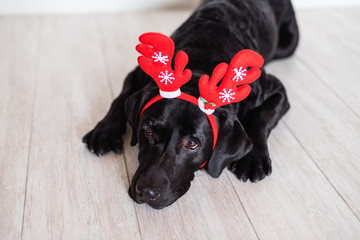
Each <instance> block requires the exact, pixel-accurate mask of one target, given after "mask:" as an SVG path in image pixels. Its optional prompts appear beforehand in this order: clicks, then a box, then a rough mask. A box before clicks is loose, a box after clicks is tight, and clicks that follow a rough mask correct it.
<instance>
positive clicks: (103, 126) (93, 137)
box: [83, 70, 138, 156]
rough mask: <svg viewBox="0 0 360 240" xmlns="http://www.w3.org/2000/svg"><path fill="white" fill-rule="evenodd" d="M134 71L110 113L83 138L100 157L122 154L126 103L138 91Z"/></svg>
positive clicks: (89, 147)
mask: <svg viewBox="0 0 360 240" xmlns="http://www.w3.org/2000/svg"><path fill="white" fill-rule="evenodd" d="M137 71H138V70H134V71H133V72H131V73H130V74H129V75H128V76H127V77H126V79H125V82H124V88H123V90H122V92H121V94H120V95H119V96H118V97H117V98H116V99H115V100H114V101H113V103H112V104H111V107H110V110H109V112H108V113H107V114H106V116H105V117H104V118H103V119H102V120H101V121H100V122H99V123H98V124H97V125H96V126H95V128H94V129H93V130H91V131H90V132H88V133H87V134H86V135H85V136H84V137H83V142H84V143H85V144H86V145H87V147H88V149H89V150H90V151H91V152H92V153H94V154H96V155H98V156H100V155H103V154H105V153H107V152H110V151H113V152H115V153H118V152H120V150H121V149H122V146H123V134H124V133H125V131H126V116H125V101H126V99H127V98H128V96H130V95H131V94H132V93H134V92H135V91H137V90H138V86H137V84H136V82H137V81H136V74H137V73H136V72H137Z"/></svg>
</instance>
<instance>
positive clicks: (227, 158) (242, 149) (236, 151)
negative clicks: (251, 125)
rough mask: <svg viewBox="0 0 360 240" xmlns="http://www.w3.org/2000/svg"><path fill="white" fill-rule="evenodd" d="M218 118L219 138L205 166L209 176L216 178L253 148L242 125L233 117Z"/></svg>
mask: <svg viewBox="0 0 360 240" xmlns="http://www.w3.org/2000/svg"><path fill="white" fill-rule="evenodd" d="M227 115H228V116H227V117H225V118H224V117H220V118H219V120H220V124H219V137H218V140H217V143H216V146H215V149H214V151H213V153H212V155H211V157H210V160H209V162H208V164H207V170H208V172H209V174H210V175H211V176H212V177H214V178H217V177H219V176H220V174H221V172H222V171H223V169H224V168H225V167H226V166H228V165H229V164H230V163H232V162H234V161H237V160H240V159H241V158H242V157H244V156H245V155H246V154H248V153H249V152H250V151H251V150H252V147H253V144H252V141H251V139H250V138H249V137H248V136H247V134H246V132H245V130H244V128H243V126H242V124H241V123H240V121H239V120H238V118H237V117H235V116H232V117H231V116H229V115H230V114H227Z"/></svg>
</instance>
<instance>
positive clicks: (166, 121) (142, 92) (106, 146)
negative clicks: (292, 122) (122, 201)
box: [83, 0, 299, 209]
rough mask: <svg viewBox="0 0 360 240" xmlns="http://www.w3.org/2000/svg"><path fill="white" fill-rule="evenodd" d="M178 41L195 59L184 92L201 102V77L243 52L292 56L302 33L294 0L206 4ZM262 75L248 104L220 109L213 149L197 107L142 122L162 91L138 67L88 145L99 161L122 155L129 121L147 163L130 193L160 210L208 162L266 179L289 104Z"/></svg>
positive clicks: (160, 109)
mask: <svg viewBox="0 0 360 240" xmlns="http://www.w3.org/2000/svg"><path fill="white" fill-rule="evenodd" d="M171 38H172V39H173V40H174V42H175V52H177V51H179V50H183V51H185V52H186V53H187V54H188V55H189V63H188V65H187V66H186V67H187V68H189V69H191V71H192V73H193V74H192V77H191V80H190V81H189V82H188V83H187V84H185V85H184V86H183V87H182V88H181V91H182V92H186V93H188V94H190V95H192V96H195V97H198V96H199V90H198V81H199V78H200V76H202V75H203V74H208V75H211V73H212V71H213V69H214V68H215V66H216V65H217V64H219V63H220V62H227V63H229V62H230V61H231V59H232V58H233V56H234V55H235V54H236V53H237V52H239V51H240V50H242V49H252V50H254V51H256V52H258V53H260V54H261V55H262V57H263V58H264V61H265V64H266V63H267V62H269V61H270V60H272V59H277V58H283V57H287V56H290V55H291V54H293V52H294V51H295V48H296V46H297V43H298V38H299V33H298V27H297V23H296V19H295V13H294V10H293V7H292V5H291V2H290V0H204V1H203V2H202V3H201V5H200V6H199V7H198V8H197V9H196V10H195V11H194V13H193V14H192V15H191V16H190V18H189V19H188V20H187V21H186V22H185V23H183V24H182V25H181V26H180V27H179V28H178V29H177V30H176V31H175V33H173V34H172V36H171ZM261 70H262V74H261V76H260V78H259V79H258V80H257V81H255V82H253V83H251V84H250V86H251V93H250V95H249V96H248V97H247V98H246V99H245V100H243V101H241V102H239V103H234V104H230V105H227V106H223V107H221V108H219V109H217V110H216V111H215V113H214V115H215V118H216V122H217V125H218V129H219V138H218V141H217V144H216V147H215V149H214V150H213V149H212V137H213V135H212V131H211V128H210V124H209V121H208V120H207V117H206V115H205V114H204V113H203V112H201V111H200V109H199V108H198V107H197V106H195V105H194V104H192V103H190V102H187V101H184V100H181V99H164V100H161V101H158V102H156V103H154V104H153V105H152V106H151V107H150V108H149V110H148V111H145V112H144V114H143V115H142V116H141V118H139V114H140V111H141V109H142V108H143V107H144V105H145V104H146V103H147V102H148V101H149V100H150V99H151V98H152V97H154V96H155V95H157V94H158V93H159V89H158V87H157V85H156V84H155V82H154V81H153V80H152V79H151V78H150V77H149V76H148V75H147V74H146V73H144V72H143V71H142V70H141V69H140V68H139V67H137V68H135V70H134V71H132V72H130V73H129V75H128V76H127V78H126V79H125V82H124V87H123V90H122V92H121V94H120V96H119V97H118V98H116V99H115V100H114V102H113V103H112V105H111V108H110V110H109V112H108V113H107V115H106V116H105V117H104V119H103V120H101V121H100V122H99V123H98V124H97V125H96V126H95V128H94V129H93V130H92V131H90V132H89V133H88V134H86V135H85V137H84V138H83V142H84V143H86V144H87V147H88V148H89V150H90V151H91V152H92V153H94V154H96V155H98V156H99V155H103V154H105V153H107V152H110V151H114V152H116V153H117V152H119V151H120V150H121V148H122V146H123V134H124V133H125V129H126V121H128V122H129V123H130V125H131V127H132V129H133V133H132V139H131V145H132V146H134V145H136V144H137V143H139V156H138V158H139V162H140V165H139V168H138V169H137V171H136V173H135V175H134V177H133V179H132V182H131V186H130V188H129V194H130V196H131V198H132V199H134V200H135V201H136V202H137V203H148V204H149V205H150V206H151V207H153V208H156V209H161V208H163V207H166V206H168V205H170V204H172V203H173V202H175V201H176V200H177V199H178V198H179V197H181V196H182V195H183V194H185V193H186V192H187V190H188V189H189V187H190V182H191V181H192V180H193V178H194V173H195V172H196V171H197V170H199V168H200V166H201V165H202V164H203V163H204V162H205V161H208V162H207V164H206V166H205V169H207V171H208V173H209V174H210V175H211V176H212V177H215V178H216V177H218V176H219V175H220V174H221V172H222V171H223V169H224V168H225V167H226V166H229V168H230V169H231V171H233V172H234V173H235V174H236V176H237V177H238V178H239V179H241V180H242V181H244V182H245V181H247V180H248V179H249V180H250V181H252V182H256V181H259V180H262V179H263V178H264V177H265V176H266V175H269V174H270V173H271V160H270V157H269V152H268V147H267V138H268V136H269V134H270V131H271V130H272V129H273V128H274V127H275V125H276V124H277V122H278V121H279V119H280V118H281V117H282V116H283V115H284V114H285V113H286V112H287V111H288V109H289V103H288V99H287V96H286V92H285V89H284V86H283V85H282V84H281V82H280V81H279V80H278V79H277V78H276V77H274V76H272V75H270V74H267V73H266V72H265V70H264V69H263V68H262V69H261Z"/></svg>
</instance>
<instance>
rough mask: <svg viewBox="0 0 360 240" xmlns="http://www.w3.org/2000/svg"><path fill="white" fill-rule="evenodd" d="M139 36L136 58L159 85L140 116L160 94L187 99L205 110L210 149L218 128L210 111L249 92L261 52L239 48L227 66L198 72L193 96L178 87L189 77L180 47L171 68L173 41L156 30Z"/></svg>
mask: <svg viewBox="0 0 360 240" xmlns="http://www.w3.org/2000/svg"><path fill="white" fill-rule="evenodd" d="M139 40H140V42H141V44H139V45H137V46H136V50H137V51H138V52H139V53H140V54H142V56H140V57H139V58H138V63H139V65H140V67H141V69H142V70H144V71H145V72H146V73H147V74H148V75H149V76H151V77H152V78H153V79H154V80H155V82H156V83H157V85H158V86H159V88H160V94H159V95H157V96H155V97H154V98H152V99H151V100H150V101H149V102H148V103H147V104H146V105H145V106H144V108H143V109H142V111H141V113H140V117H141V115H142V113H143V112H144V111H145V110H146V109H147V108H149V107H150V106H151V105H152V104H154V103H155V102H157V101H159V100H161V99H164V98H180V99H183V100H185V101H188V102H191V103H193V104H195V105H197V106H199V108H200V109H201V111H203V112H204V113H206V116H207V118H208V120H209V122H210V125H211V128H212V131H213V149H214V148H215V145H216V142H217V137H218V128H217V124H216V120H215V117H214V115H213V114H212V113H213V112H214V111H215V109H216V108H218V107H221V106H223V105H227V104H231V103H235V102H240V101H242V100H243V99H244V98H246V97H247V96H248V95H249V94H250V91H251V88H250V86H249V85H248V84H249V83H252V82H253V81H255V80H256V79H258V78H259V77H260V75H261V70H260V68H261V66H262V65H263V63H264V60H263V58H262V57H261V55H260V54H258V53H256V52H254V51H252V50H248V49H247V50H242V51H240V52H238V53H237V54H236V55H235V56H234V58H233V59H232V60H231V62H230V65H229V66H228V65H227V64H226V63H220V64H219V65H217V66H216V67H215V69H214V72H213V74H212V76H211V78H210V80H209V76H208V75H203V76H201V78H200V80H199V91H200V97H199V98H198V99H197V98H195V97H193V96H191V95H189V94H186V93H182V92H181V91H180V87H181V86H182V85H184V84H185V83H187V82H188V81H189V80H190V78H191V71H190V70H189V69H185V70H184V68H185V66H186V64H187V62H188V56H187V54H186V53H185V52H183V51H179V52H178V53H177V55H176V58H175V69H174V70H173V69H172V68H171V60H172V57H173V55H174V49H175V45H174V42H173V40H172V39H171V38H169V37H168V36H165V35H163V34H160V33H145V34H143V35H141V36H140V38H139ZM249 68H250V69H249ZM221 80H222V81H221ZM220 81H221V83H220V85H219V86H218V83H219V82H220ZM205 163H206V162H205ZM205 163H204V164H203V165H202V166H204V165H205Z"/></svg>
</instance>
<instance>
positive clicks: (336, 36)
mask: <svg viewBox="0 0 360 240" xmlns="http://www.w3.org/2000/svg"><path fill="white" fill-rule="evenodd" d="M189 14H190V11H185V10H181V11H162V12H152V13H146V14H144V13H143V14H113V15H83V16H27V17H13V16H8V17H0V148H1V149H0V215H1V217H0V239H36V240H38V239H121V240H123V239H124V240H125V239H126V240H128V239H144V240H145V239H155V240H158V239H166V240H169V239H182V240H183V239H184V240H187V239H191V240H193V239H286V240H287V239H360V94H359V92H360V46H359V43H360V31H359V23H360V9H359V8H358V9H356V8H355V9H325V10H299V11H298V20H299V25H300V28H301V42H300V45H299V48H298V50H297V52H296V54H295V55H294V56H293V57H291V58H289V59H286V60H281V61H277V62H273V63H271V64H270V65H268V66H267V70H268V72H269V73H273V74H274V75H276V76H277V77H279V78H280V79H281V80H282V81H283V83H284V84H285V86H286V88H287V91H288V95H289V98H290V102H291V106H292V108H291V111H290V112H289V113H288V114H287V115H286V116H285V118H284V119H283V120H282V121H281V123H280V124H279V125H278V127H277V128H276V129H275V130H274V132H273V133H272V135H271V136H270V139H269V145H270V151H271V156H272V159H273V174H272V175H271V176H270V177H268V178H266V179H265V180H263V181H261V182H260V183H256V184H252V183H243V182H240V181H238V180H237V179H236V177H234V175H233V174H232V173H230V172H229V171H224V173H223V174H222V176H221V177H220V178H219V179H212V178H211V177H209V176H208V174H207V173H206V172H204V171H199V172H198V174H197V177H196V178H195V180H194V181H193V184H192V187H191V189H190V190H189V192H188V193H187V194H186V195H185V196H184V197H182V198H181V199H179V200H178V201H177V202H176V203H175V204H173V205H172V206H171V207H168V208H165V209H163V210H161V211H158V210H153V209H151V208H150V207H148V206H146V205H137V204H136V203H134V202H133V201H132V200H131V199H130V197H129V196H128V194H127V189H128V186H129V179H131V177H132V176H133V174H134V172H135V170H136V168H137V161H136V159H137V157H136V155H137V150H136V148H131V147H130V146H129V144H128V142H129V139H128V137H127V143H126V144H125V145H126V147H125V151H124V154H120V155H115V154H108V155H106V156H103V157H101V158H98V157H96V156H94V155H92V154H90V153H89V152H88V151H87V149H86V148H85V146H84V145H83V144H82V142H81V137H82V136H83V135H84V134H85V133H86V132H87V131H88V130H90V129H91V128H92V127H93V126H94V125H95V124H96V123H97V121H99V120H100V119H101V118H102V117H103V116H104V114H105V113H106V111H107V110H108V108H109V106H110V103H111V101H112V99H113V98H114V97H116V96H117V95H118V93H119V92H120V89H121V87H122V81H123V79H124V77H125V76H126V75H127V73H128V72H129V71H130V70H132V68H133V67H135V65H136V57H137V53H136V52H135V50H134V47H135V45H136V44H137V41H138V40H137V37H138V36H139V35H140V34H141V33H143V32H146V31H160V32H163V33H165V34H170V33H171V32H172V31H173V30H174V29H175V28H176V27H177V26H178V25H179V24H180V23H182V22H183V21H184V20H185V19H186V18H187V17H188V16H189Z"/></svg>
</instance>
